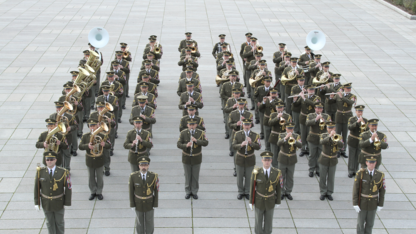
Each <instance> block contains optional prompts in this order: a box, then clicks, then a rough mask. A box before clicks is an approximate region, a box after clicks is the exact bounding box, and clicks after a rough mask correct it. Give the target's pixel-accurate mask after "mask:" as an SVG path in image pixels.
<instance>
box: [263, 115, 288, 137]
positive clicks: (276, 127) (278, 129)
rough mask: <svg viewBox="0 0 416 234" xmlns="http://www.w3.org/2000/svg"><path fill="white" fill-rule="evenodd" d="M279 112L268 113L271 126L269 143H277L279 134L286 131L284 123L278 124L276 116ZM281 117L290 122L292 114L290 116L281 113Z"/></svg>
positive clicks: (278, 119)
mask: <svg viewBox="0 0 416 234" xmlns="http://www.w3.org/2000/svg"><path fill="white" fill-rule="evenodd" d="M278 114H279V113H277V112H273V113H272V114H271V115H270V119H269V123H268V124H269V127H271V132H270V137H269V143H273V144H277V141H278V140H279V135H280V134H281V133H284V132H286V127H285V126H284V125H281V124H280V118H278V117H277V115H278ZM282 118H283V119H285V121H286V123H291V122H292V116H290V115H289V114H288V113H284V112H283V114H282Z"/></svg>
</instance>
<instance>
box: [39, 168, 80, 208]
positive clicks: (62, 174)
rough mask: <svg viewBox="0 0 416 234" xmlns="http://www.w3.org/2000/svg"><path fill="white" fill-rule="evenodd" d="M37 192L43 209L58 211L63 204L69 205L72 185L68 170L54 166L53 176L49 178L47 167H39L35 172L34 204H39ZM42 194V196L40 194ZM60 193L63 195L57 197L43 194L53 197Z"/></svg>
mask: <svg viewBox="0 0 416 234" xmlns="http://www.w3.org/2000/svg"><path fill="white" fill-rule="evenodd" d="M39 189H40V191H39ZM38 193H39V195H40V200H41V203H42V208H43V210H45V211H59V210H62V209H63V208H64V206H71V198H72V185H71V178H70V174H69V171H67V170H66V169H65V168H62V167H58V166H56V167H55V171H54V172H53V176H52V178H50V175H49V170H48V168H47V167H42V168H40V170H39V172H36V177H35V191H34V195H35V196H34V198H35V205H38V206H40V204H39V202H38V199H39V197H38ZM42 194H43V195H44V196H42ZM62 194H63V196H62V197H59V198H52V199H50V198H49V199H48V198H45V196H46V197H54V196H60V195H62Z"/></svg>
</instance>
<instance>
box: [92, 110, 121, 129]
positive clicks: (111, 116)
mask: <svg viewBox="0 0 416 234" xmlns="http://www.w3.org/2000/svg"><path fill="white" fill-rule="evenodd" d="M104 115H105V116H107V117H108V118H109V119H107V121H105V124H107V126H108V125H110V126H111V128H114V127H115V126H116V121H115V116H114V114H113V113H111V112H109V111H108V112H106V113H105V114H104ZM99 116H100V114H99V113H98V111H94V112H92V113H91V114H90V119H97V120H98V118H99ZM105 119H106V118H103V120H105ZM108 120H109V121H110V122H108Z"/></svg>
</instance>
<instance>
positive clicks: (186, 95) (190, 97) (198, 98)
mask: <svg viewBox="0 0 416 234" xmlns="http://www.w3.org/2000/svg"><path fill="white" fill-rule="evenodd" d="M186 88H187V91H186V92H183V93H182V94H181V96H180V99H179V105H178V108H179V109H180V110H182V116H185V115H186V114H188V113H187V111H186V109H187V108H188V106H189V105H194V106H195V107H196V115H199V111H198V109H202V108H203V107H204V100H203V99H202V95H201V94H200V93H198V92H196V91H194V83H193V82H192V81H190V82H186Z"/></svg>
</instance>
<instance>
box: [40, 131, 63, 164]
mask: <svg viewBox="0 0 416 234" xmlns="http://www.w3.org/2000/svg"><path fill="white" fill-rule="evenodd" d="M47 135H48V131H44V132H42V133H41V134H40V135H39V138H38V141H37V142H36V148H38V149H44V147H43V142H45V140H46V136H47ZM55 137H56V138H58V140H59V141H60V142H61V144H59V150H58V155H59V156H58V157H57V158H56V165H62V150H63V149H68V143H67V141H66V137H65V136H64V135H62V134H61V133H59V132H58V133H56V134H55ZM45 150H46V149H45ZM42 163H43V165H45V166H46V162H45V157H43V160H42Z"/></svg>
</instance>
